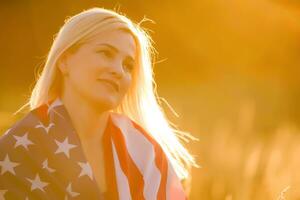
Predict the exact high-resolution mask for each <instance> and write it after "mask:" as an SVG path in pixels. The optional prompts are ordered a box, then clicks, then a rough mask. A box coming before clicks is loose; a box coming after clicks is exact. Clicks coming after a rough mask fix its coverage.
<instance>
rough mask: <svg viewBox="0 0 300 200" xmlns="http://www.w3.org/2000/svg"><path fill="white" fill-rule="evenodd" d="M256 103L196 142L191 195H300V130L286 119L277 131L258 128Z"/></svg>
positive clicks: (261, 198)
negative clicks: (256, 124) (255, 127)
mask: <svg viewBox="0 0 300 200" xmlns="http://www.w3.org/2000/svg"><path fill="white" fill-rule="evenodd" d="M254 116H255V109H254V106H251V105H245V106H244V107H243V108H242V109H241V112H240V114H239V117H238V121H237V122H236V123H230V122H228V121H225V120H223V121H222V122H220V123H218V124H217V125H216V126H215V128H214V130H213V131H212V132H211V133H209V134H207V135H205V136H202V137H201V138H202V139H200V141H199V142H198V144H197V145H198V146H197V147H196V148H197V150H198V153H197V154H198V157H199V159H198V162H199V163H200V165H201V166H202V168H201V169H197V170H194V171H193V181H192V184H193V185H192V192H191V195H190V198H191V199H213V200H218V199H222V200H223V199H225V200H254V199H255V200H269V199H270V200H271V199H272V200H273V199H274V200H275V199H276V200H283V199H287V200H297V199H300V171H299V169H300V159H299V155H300V130H299V129H298V128H297V127H296V126H294V125H292V124H289V123H282V124H281V125H279V126H278V128H277V129H276V130H274V131H273V132H271V133H260V132H257V131H255V130H254V125H253V124H254V122H253V121H254Z"/></svg>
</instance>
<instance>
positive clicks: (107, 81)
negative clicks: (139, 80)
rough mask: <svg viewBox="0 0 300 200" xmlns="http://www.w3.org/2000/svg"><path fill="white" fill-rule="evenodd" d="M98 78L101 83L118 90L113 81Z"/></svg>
mask: <svg viewBox="0 0 300 200" xmlns="http://www.w3.org/2000/svg"><path fill="white" fill-rule="evenodd" d="M98 80H99V81H101V82H102V83H105V84H106V85H108V86H109V87H112V88H113V89H114V90H116V91H119V86H118V84H116V83H115V82H113V81H111V80H107V79H98Z"/></svg>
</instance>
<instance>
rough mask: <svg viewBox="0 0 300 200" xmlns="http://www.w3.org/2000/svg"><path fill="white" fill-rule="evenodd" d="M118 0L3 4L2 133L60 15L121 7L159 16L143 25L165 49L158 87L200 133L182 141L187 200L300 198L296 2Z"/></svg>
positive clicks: (137, 16) (186, 125)
mask: <svg viewBox="0 0 300 200" xmlns="http://www.w3.org/2000/svg"><path fill="white" fill-rule="evenodd" d="M118 2H119V3H118ZM118 2H117V1H92V0H81V1H80V0H76V1H74V0H73V1H72V0H59V1H50V0H48V1H38V0H27V1H22V0H20V1H16V0H12V1H10V0H6V1H5V0H3V1H1V3H0V16H1V17H0V19H1V31H0V40H1V41H0V44H1V48H0V55H1V59H0V66H1V67H0V74H1V80H0V83H1V84H0V89H1V93H0V130H1V132H2V133H3V132H4V130H5V129H6V128H7V127H8V126H10V125H11V124H12V123H13V122H14V121H15V120H17V119H18V118H19V117H21V116H12V113H13V112H14V111H16V110H17V109H18V108H19V107H20V106H21V105H23V104H24V103H25V99H27V97H28V95H29V91H30V89H31V88H32V87H33V84H34V77H35V74H36V72H37V71H38V67H39V66H42V64H43V61H44V58H45V56H46V54H47V52H48V50H49V48H50V46H51V44H52V41H53V36H54V34H55V33H56V32H57V31H58V29H59V28H60V27H61V26H62V25H63V21H64V19H65V18H66V17H67V16H70V15H74V14H76V13H78V12H80V11H82V10H83V9H87V8H90V7H93V6H99V7H106V8H110V9H113V8H118V9H117V10H120V11H121V12H123V13H126V14H127V16H128V17H129V18H131V19H132V20H133V21H135V22H139V21H140V20H141V19H142V18H143V17H144V16H145V17H146V18H149V19H151V20H153V21H155V22H156V23H155V24H154V23H151V22H145V23H144V27H146V28H148V29H151V30H152V32H151V36H152V37H153V40H154V41H155V44H154V46H155V48H156V49H157V51H158V53H159V54H158V55H157V63H156V64H155V67H154V72H155V78H156V81H157V84H158V93H159V94H160V95H161V96H162V97H164V98H165V99H166V100H167V101H168V102H169V103H170V104H171V106H172V107H173V108H174V109H175V111H176V112H177V113H178V114H179V115H180V117H179V118H176V117H174V115H171V112H170V110H169V109H168V107H167V106H166V104H163V107H164V108H165V109H166V113H167V114H168V116H169V118H170V119H171V120H172V121H173V122H174V123H177V124H178V125H179V128H181V129H183V130H185V131H189V132H191V133H192V134H193V135H194V136H196V137H198V138H199V141H198V142H190V143H188V144H186V146H187V148H189V149H190V151H191V152H192V153H193V154H195V155H197V161H198V163H199V164H200V165H201V167H202V168H200V169H194V170H193V178H192V189H191V195H190V199H195V200H198V199H226V200H231V199H237V200H240V199H242V200H244V199H245V200H253V199H258V200H260V199H261V200H262V199H263V200H267V199H277V198H278V199H284V198H286V199H299V198H300V172H299V168H300V159H299V158H300V157H299V155H300V130H299V125H300V103H299V102H300V78H299V74H300V2H299V1H296V0H286V1H283V0H226V1H224V0H187V1H174V0H173V1H171V0H166V1H158V0H151V1H150V0H131V1H125V0H124V1H118ZM280 193H282V195H280ZM280 196H282V197H280Z"/></svg>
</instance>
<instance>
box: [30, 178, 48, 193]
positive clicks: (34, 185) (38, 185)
mask: <svg viewBox="0 0 300 200" xmlns="http://www.w3.org/2000/svg"><path fill="white" fill-rule="evenodd" d="M27 180H28V181H30V182H31V191H32V190H35V189H40V190H42V191H44V192H45V190H44V187H46V186H47V185H48V184H49V183H47V182H43V181H41V179H40V176H39V174H36V176H35V178H34V179H29V178H27Z"/></svg>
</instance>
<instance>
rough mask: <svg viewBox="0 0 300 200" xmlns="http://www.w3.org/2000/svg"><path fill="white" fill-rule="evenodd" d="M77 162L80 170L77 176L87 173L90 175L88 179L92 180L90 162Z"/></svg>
mask: <svg viewBox="0 0 300 200" xmlns="http://www.w3.org/2000/svg"><path fill="white" fill-rule="evenodd" d="M78 164H79V165H80V167H81V172H80V174H79V176H78V177H80V176H83V175H87V176H89V177H90V179H92V180H93V171H92V168H91V166H90V164H89V163H88V162H87V163H84V162H78Z"/></svg>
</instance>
